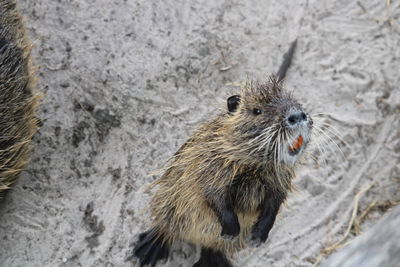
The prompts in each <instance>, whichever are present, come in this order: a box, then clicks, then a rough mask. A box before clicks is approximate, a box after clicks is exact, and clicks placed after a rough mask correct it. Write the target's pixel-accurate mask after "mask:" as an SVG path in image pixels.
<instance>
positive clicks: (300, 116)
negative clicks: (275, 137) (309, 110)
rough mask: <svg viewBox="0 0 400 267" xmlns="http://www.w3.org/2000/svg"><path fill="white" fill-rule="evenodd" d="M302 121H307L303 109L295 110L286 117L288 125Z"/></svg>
mask: <svg viewBox="0 0 400 267" xmlns="http://www.w3.org/2000/svg"><path fill="white" fill-rule="evenodd" d="M302 121H307V115H306V114H305V113H304V112H303V111H295V112H293V113H291V114H290V115H289V116H288V117H287V122H288V124H289V125H290V126H295V125H296V124H299V123H301V122H302Z"/></svg>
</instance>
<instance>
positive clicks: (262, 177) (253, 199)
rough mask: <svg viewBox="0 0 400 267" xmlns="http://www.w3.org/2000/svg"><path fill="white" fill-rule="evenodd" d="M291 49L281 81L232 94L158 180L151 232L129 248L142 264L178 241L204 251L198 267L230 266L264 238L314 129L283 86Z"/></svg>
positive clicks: (252, 84) (160, 255) (165, 254)
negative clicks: (223, 108) (233, 258)
mask: <svg viewBox="0 0 400 267" xmlns="http://www.w3.org/2000/svg"><path fill="white" fill-rule="evenodd" d="M295 45H296V42H294V43H293V44H292V46H291V49H290V50H289V52H288V53H287V56H286V59H285V60H284V63H283V64H282V66H281V68H280V69H279V71H278V77H275V76H272V77H271V78H270V79H269V80H268V81H266V82H263V83H256V82H249V83H247V85H246V86H245V87H244V88H243V89H242V90H241V92H240V94H238V95H234V96H231V97H229V98H228V101H227V110H226V111H225V112H222V113H221V114H219V115H217V116H216V117H215V118H214V119H212V120H210V121H208V122H205V123H203V124H202V125H201V126H200V127H199V128H198V129H197V130H196V131H195V132H194V133H193V134H192V136H191V137H190V138H189V140H188V141H187V142H186V143H185V144H184V145H183V146H182V147H181V148H180V149H179V150H178V151H177V152H176V154H175V155H174V156H173V158H172V159H171V161H170V162H169V164H168V165H167V166H166V168H165V172H164V174H163V175H162V177H161V178H160V179H158V180H156V182H155V183H154V185H155V186H156V188H157V189H156V192H155V194H154V196H153V198H152V201H151V205H150V210H151V214H152V219H153V223H152V227H151V228H150V230H149V231H147V232H145V233H142V234H141V235H140V236H139V241H138V243H137V244H136V247H135V250H134V255H135V256H136V257H138V258H139V262H140V265H141V266H144V265H151V266H154V265H155V264H156V262H157V261H158V260H160V259H166V258H167V257H168V253H169V246H170V245H171V244H172V243H173V242H174V241H178V240H179V241H186V242H189V243H192V244H198V245H200V246H201V248H202V251H201V256H200V259H199V260H198V261H197V262H196V263H195V264H194V266H195V267H199V266H204V267H205V266H232V265H231V263H230V262H229V260H228V258H229V257H230V256H231V255H232V254H233V253H234V252H236V251H238V250H241V249H243V248H244V247H245V246H246V244H249V245H252V246H258V245H260V244H261V243H263V242H265V241H266V239H267V237H268V234H269V232H270V230H271V228H272V226H273V224H274V221H275V218H276V215H277V213H278V211H279V208H280V206H281V204H282V203H283V202H284V201H285V199H286V196H287V194H288V192H289V191H290V190H291V187H292V186H291V180H292V178H293V177H294V170H295V168H296V165H297V164H296V163H297V162H298V159H299V157H300V155H302V152H303V151H304V149H305V147H306V146H307V144H308V142H309V140H310V131H311V128H312V120H311V118H310V116H309V115H308V114H307V113H306V112H305V111H304V110H303V108H302V106H301V105H300V104H299V103H298V102H297V101H296V100H295V99H294V98H293V97H292V96H291V95H290V94H289V93H287V92H285V91H284V89H283V88H282V80H283V78H284V76H285V74H286V70H287V68H288V67H289V65H290V60H291V58H292V56H293V52H294V47H295Z"/></svg>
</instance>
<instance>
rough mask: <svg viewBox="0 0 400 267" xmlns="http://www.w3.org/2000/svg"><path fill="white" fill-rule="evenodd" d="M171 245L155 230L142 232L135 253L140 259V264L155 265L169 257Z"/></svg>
mask: <svg viewBox="0 0 400 267" xmlns="http://www.w3.org/2000/svg"><path fill="white" fill-rule="evenodd" d="M168 254H169V246H168V244H166V243H165V242H163V241H162V238H161V237H160V236H158V235H156V234H155V232H154V231H151V230H150V231H147V232H144V233H141V234H140V236H139V242H138V243H137V244H136V246H135V250H134V255H135V256H136V257H137V258H138V259H139V261H140V266H145V265H150V266H155V265H156V263H157V261H159V260H163V259H167V258H168Z"/></svg>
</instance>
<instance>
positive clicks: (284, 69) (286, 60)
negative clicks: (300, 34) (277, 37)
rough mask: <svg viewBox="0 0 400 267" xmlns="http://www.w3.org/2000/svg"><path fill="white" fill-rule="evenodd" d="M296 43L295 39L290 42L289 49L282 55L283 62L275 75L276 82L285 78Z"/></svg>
mask: <svg viewBox="0 0 400 267" xmlns="http://www.w3.org/2000/svg"><path fill="white" fill-rule="evenodd" d="M296 45H297V39H296V40H294V41H293V42H292V44H291V45H290V48H289V51H288V52H287V53H286V54H285V55H284V56H283V62H282V64H281V66H280V67H279V70H278V73H277V77H278V82H281V81H282V80H283V79H285V76H286V72H287V70H288V69H289V67H290V64H291V63H292V58H293V54H294V50H295V48H296Z"/></svg>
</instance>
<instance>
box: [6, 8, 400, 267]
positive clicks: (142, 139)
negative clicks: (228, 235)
mask: <svg viewBox="0 0 400 267" xmlns="http://www.w3.org/2000/svg"><path fill="white" fill-rule="evenodd" d="M19 2H20V3H21V5H20V6H21V10H22V13H23V14H24V15H25V16H26V21H27V25H28V30H29V33H30V36H31V39H32V40H33V41H34V43H35V45H36V47H35V48H34V56H35V58H36V60H35V61H36V63H37V64H38V65H39V66H40V69H39V76H40V84H39V85H40V88H41V89H42V91H44V92H45V93H46V94H47V95H46V97H45V98H44V101H43V105H42V107H41V111H40V116H41V118H42V121H43V127H42V128H41V130H40V132H39V134H37V136H36V138H35V142H34V143H35V152H34V155H33V159H32V162H31V163H30V165H29V167H28V169H27V171H26V172H24V173H23V175H22V176H21V178H20V179H19V182H18V183H17V184H16V186H15V187H14V188H13V189H12V190H11V191H10V192H9V194H8V195H7V196H6V198H5V200H4V201H3V203H2V204H1V205H0V239H1V245H0V265H2V266H132V265H135V261H132V260H129V257H130V256H131V255H132V248H133V244H134V242H135V241H136V239H137V235H138V233H139V232H141V231H143V230H145V229H146V227H147V225H148V223H149V221H148V214H147V212H146V210H145V207H146V205H147V203H148V201H149V197H150V196H149V195H148V194H146V193H145V192H144V188H145V186H146V185H148V184H149V183H150V182H151V181H153V179H154V178H155V177H153V176H149V175H148V174H149V173H150V172H151V171H153V170H155V169H157V168H160V167H162V166H163V163H165V161H166V160H167V158H168V157H169V156H171V155H172V154H173V153H174V152H175V151H176V149H177V148H178V147H179V146H180V145H181V144H182V143H183V142H184V140H185V139H186V138H187V137H188V135H189V134H190V132H191V131H192V129H193V127H195V126H196V125H198V124H199V123H200V122H202V121H204V120H205V119H207V118H209V117H210V116H212V115H213V114H216V113H217V112H218V110H217V108H218V106H220V105H224V102H225V99H226V97H227V96H229V95H230V94H231V93H232V92H234V91H235V90H237V87H235V84H238V83H239V82H241V81H244V80H246V79H247V78H260V79H262V78H264V77H266V76H267V75H269V74H271V73H273V72H275V71H277V69H278V66H279V64H280V62H281V60H282V55H283V54H284V53H285V52H286V50H287V49H288V46H289V44H290V42H291V41H293V40H294V39H295V38H299V41H298V49H297V51H296V54H295V57H294V61H293V65H292V67H291V68H290V70H289V73H288V77H287V79H286V82H285V84H286V86H287V88H289V89H291V90H293V92H294V94H295V95H296V96H297V97H298V98H299V100H300V101H301V102H302V103H304V106H305V107H306V108H307V109H308V110H309V111H310V112H311V113H312V114H316V113H320V112H323V113H328V114H332V115H331V116H330V120H329V122H330V124H332V125H333V126H334V127H335V129H337V130H338V131H339V132H340V134H341V137H342V140H340V139H338V138H333V139H334V140H335V141H336V142H337V143H338V144H339V147H340V149H341V150H342V151H343V155H342V154H341V152H340V151H339V149H338V148H336V146H335V145H329V146H323V147H324V148H325V150H326V151H325V152H324V153H317V150H316V147H315V146H314V147H310V148H309V150H308V151H309V152H310V154H311V155H313V156H314V157H316V158H317V159H316V161H317V162H315V161H313V160H312V159H311V156H309V157H308V160H306V161H305V162H304V164H303V165H302V167H301V168H300V170H299V172H298V175H297V178H296V180H295V181H294V182H295V184H296V186H297V188H298V190H297V191H296V192H294V193H292V194H291V195H290V198H289V200H288V201H287V205H286V206H285V207H284V208H283V209H282V210H281V213H280V215H279V218H278V219H277V222H276V224H275V226H274V228H273V230H272V231H271V234H270V238H269V240H268V241H267V242H266V244H264V245H263V246H261V247H260V248H258V249H246V250H244V251H243V252H241V253H240V254H239V255H238V256H237V257H236V259H235V263H236V265H237V266H268V265H271V266H311V265H312V264H313V262H314V260H315V259H316V258H317V257H318V255H319V251H320V250H321V249H322V248H324V247H325V246H326V245H327V244H331V243H333V242H334V241H336V240H338V239H340V237H341V236H342V235H343V233H344V232H345V229H346V227H347V225H348V221H349V219H350V213H351V211H352V207H353V198H354V195H355V194H356V193H357V192H358V191H359V190H361V189H362V188H363V187H364V186H366V185H368V184H370V183H371V182H374V181H375V182H376V184H375V185H374V186H373V187H372V189H371V190H369V191H368V192H367V193H366V194H364V195H363V196H362V197H361V202H360V210H364V209H365V208H367V206H368V205H369V204H370V203H371V202H372V201H374V200H378V201H379V203H382V202H383V201H386V200H395V201H396V200H397V201H398V200H400V193H399V190H398V187H399V180H398V178H399V177H400V163H399V158H400V138H399V137H400V132H399V129H400V116H399V110H400V106H399V103H400V90H399V84H400V76H399V58H400V49H399V47H400V26H399V18H400V9H399V2H398V1H396V3H392V4H391V6H389V7H387V6H386V1H383V0H382V1H378V0H375V1H373V0H365V1H360V2H357V1H347V0H343V1H329V2H328V1H316V0H314V1H305V0H299V1H261V0H259V1H241V2H239V1H174V2H172V1H144V0H143V1H130V0H128V1H127V0H125V1H108V0H98V1H94V0H86V1H45V0H35V1H29V0H21V1H19ZM189 2H190V3H189ZM361 2H362V4H360V3H361ZM393 2H395V1H393ZM228 67H231V68H230V69H228ZM224 69H228V70H224ZM330 129H332V128H330ZM328 133H330V132H328ZM345 143H347V145H345ZM383 213H385V209H375V210H373V212H372V213H371V214H370V215H369V216H368V218H367V220H366V222H365V223H364V224H363V225H362V230H366V229H368V228H369V227H371V225H373V224H374V223H376V222H377V220H378V219H379V218H380V217H381V216H382V214H383ZM195 249H196V248H194V247H193V246H188V245H183V246H181V245H177V246H176V248H174V251H173V253H172V256H171V258H170V260H169V262H168V263H167V264H166V266H188V265H189V264H190V263H193V262H194V261H195V260H196V259H195V254H196V250H195Z"/></svg>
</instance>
